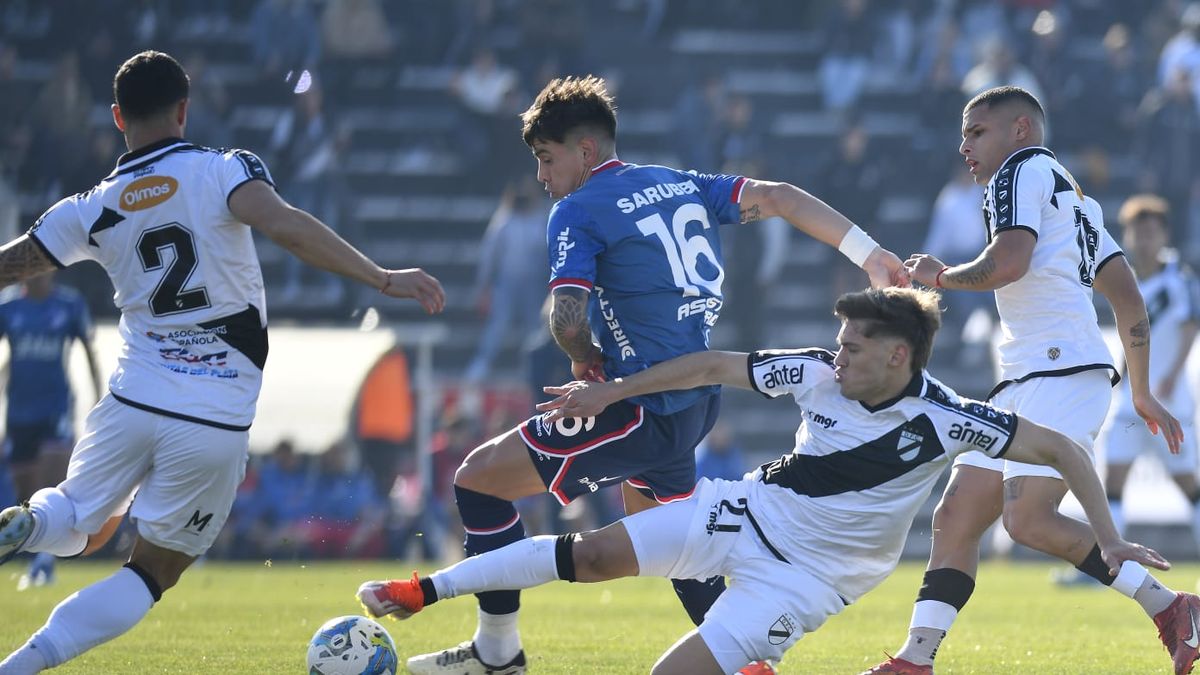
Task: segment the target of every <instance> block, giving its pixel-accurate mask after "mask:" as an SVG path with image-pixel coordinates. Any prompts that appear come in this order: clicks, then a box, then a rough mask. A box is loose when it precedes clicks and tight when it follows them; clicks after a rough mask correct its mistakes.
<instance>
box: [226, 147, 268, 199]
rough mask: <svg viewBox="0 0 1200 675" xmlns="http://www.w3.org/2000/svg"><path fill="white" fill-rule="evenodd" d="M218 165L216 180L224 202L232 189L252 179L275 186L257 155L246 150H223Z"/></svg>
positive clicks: (231, 192)
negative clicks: (222, 193)
mask: <svg viewBox="0 0 1200 675" xmlns="http://www.w3.org/2000/svg"><path fill="white" fill-rule="evenodd" d="M219 166H220V168H219V173H218V180H220V181H221V189H222V190H223V191H224V193H225V201H226V203H228V201H229V197H230V195H232V194H233V191H234V190H237V189H238V188H240V187H241V186H243V185H245V184H246V183H248V182H250V181H252V180H261V181H265V182H266V184H267V185H270V186H271V187H275V180H274V179H272V178H271V172H270V171H268V170H267V165H266V164H263V161H262V160H261V159H259V158H258V155H255V154H254V153H253V152H250V151H248V150H238V149H233V150H225V151H223V152H222V153H221V159H220V164H219Z"/></svg>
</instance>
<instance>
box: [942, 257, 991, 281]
mask: <svg viewBox="0 0 1200 675" xmlns="http://www.w3.org/2000/svg"><path fill="white" fill-rule="evenodd" d="M995 272H996V261H995V260H993V259H991V258H983V259H982V260H979V261H978V262H976V263H974V264H972V265H970V266H968V267H963V268H960V269H956V270H953V271H947V272H946V273H945V274H944V275H942V276H943V277H949V278H950V279H951V280H952V281H954V282H956V283H960V284H966V285H967V286H975V285H978V284H983V283H987V282H988V281H990V280H991V278H992V274H994V273H995Z"/></svg>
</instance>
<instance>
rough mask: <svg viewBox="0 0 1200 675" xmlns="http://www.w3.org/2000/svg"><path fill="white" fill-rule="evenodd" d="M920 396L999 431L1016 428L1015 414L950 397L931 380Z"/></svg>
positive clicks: (1010, 430) (1007, 432) (1005, 431)
mask: <svg viewBox="0 0 1200 675" xmlns="http://www.w3.org/2000/svg"><path fill="white" fill-rule="evenodd" d="M922 398H924V399H925V400H926V401H929V402H930V403H932V404H934V405H936V406H937V407H939V408H942V409H943V410H948V411H950V412H953V413H958V414H959V415H962V416H963V417H968V418H970V419H971V421H973V422H980V423H982V424H984V425H986V426H989V427H991V428H993V429H995V430H996V431H999V432H1000V433H1004V434H1012V433H1014V431H1015V429H1016V428H1017V416H1016V415H1014V414H1012V412H1010V411H1008V410H1003V409H1001V408H996V407H993V406H990V405H987V404H984V403H980V402H979V401H972V400H970V399H961V398H959V399H954V398H951V397H950V394H949V393H948V392H947V391H946V390H945V389H942V388H941V387H939V386H938V385H936V384H934V383H932V382H930V383H929V386H928V388H927V390H926V393H925V395H924V396H922Z"/></svg>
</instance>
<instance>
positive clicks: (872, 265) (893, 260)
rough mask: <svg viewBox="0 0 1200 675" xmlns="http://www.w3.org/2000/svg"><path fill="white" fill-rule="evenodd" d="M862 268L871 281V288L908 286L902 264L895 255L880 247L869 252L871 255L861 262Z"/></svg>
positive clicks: (906, 271)
mask: <svg viewBox="0 0 1200 675" xmlns="http://www.w3.org/2000/svg"><path fill="white" fill-rule="evenodd" d="M862 268H863V271H864V272H866V273H867V277H869V278H870V279H871V287H872V288H886V287H888V286H909V285H910V284H909V281H908V270H906V269H904V263H902V262H900V258H898V257H896V254H895V253H892V252H891V251H889V250H887V249H886V248H883V247H882V246H876V247H875V250H874V251H871V255H869V256H867V259H866V260H864V261H863V265H862Z"/></svg>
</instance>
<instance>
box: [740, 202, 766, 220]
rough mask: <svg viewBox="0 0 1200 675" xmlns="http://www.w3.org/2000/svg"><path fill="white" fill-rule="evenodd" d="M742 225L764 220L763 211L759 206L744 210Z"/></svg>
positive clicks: (755, 205) (753, 205) (754, 205)
mask: <svg viewBox="0 0 1200 675" xmlns="http://www.w3.org/2000/svg"><path fill="white" fill-rule="evenodd" d="M741 220H742V223H753V222H754V221H756V220H762V209H760V208H759V207H758V204H751V205H749V206H747V207H746V208H743V209H742V218H741Z"/></svg>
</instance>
